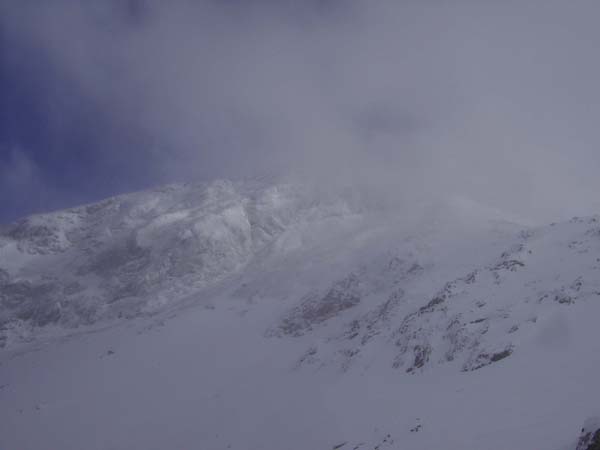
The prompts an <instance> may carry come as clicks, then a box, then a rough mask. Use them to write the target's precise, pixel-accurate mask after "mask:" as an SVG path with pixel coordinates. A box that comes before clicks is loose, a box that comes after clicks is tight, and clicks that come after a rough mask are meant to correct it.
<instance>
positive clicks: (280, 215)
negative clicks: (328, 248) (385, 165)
mask: <svg viewBox="0 0 600 450" xmlns="http://www.w3.org/2000/svg"><path fill="white" fill-rule="evenodd" d="M346 214H349V210H348V207H347V205H346V204H345V203H344V202H342V201H340V200H339V199H332V200H329V201H321V202H315V201H314V200H313V199H311V198H310V197H308V196H307V193H306V192H304V191H303V190H302V189H299V188H297V187H292V186H288V185H279V186H265V185H264V184H261V183H258V182H257V183H243V184H241V183H238V184H235V183H230V182H227V181H218V182H214V183H211V184H203V185H174V186H167V187H165V188H163V189H158V190H154V191H149V192H141V193H136V194H130V195H124V196H121V197H116V198H111V199H108V200H106V201H102V202H100V203H97V204H92V205H88V206H84V207H80V208H75V209H71V210H67V211H61V212H56V213H51V214H44V215H39V216H32V217H29V218H26V219H24V220H22V221H19V222H17V223H15V224H13V225H10V226H8V227H5V229H4V230H3V231H2V232H1V234H0V328H1V329H2V331H3V333H1V334H4V339H5V340H6V334H7V333H8V331H9V330H13V331H15V332H17V331H18V330H21V332H26V331H27V330H29V329H32V328H38V327H44V326H47V325H53V324H54V325H61V326H67V327H69V326H77V325H82V324H91V323H94V322H97V321H98V320H106V319H113V318H119V317H125V318H126V317H133V316H136V315H138V314H140V313H144V312H152V311H157V310H160V309H161V308H162V307H164V306H165V305H167V304H173V303H176V302H177V301H179V300H181V299H183V298H184V297H185V296H187V295H189V294H191V293H197V292H199V291H201V290H202V289H204V288H206V287H209V286H211V285H214V284H215V283H217V282H219V281H222V280H224V279H225V278H226V277H228V276H230V275H232V274H235V273H237V272H239V271H240V270H241V269H242V268H244V267H245V266H246V265H247V264H248V262H249V261H251V260H252V259H253V258H255V257H256V256H257V255H259V254H260V253H261V252H263V251H264V250H265V249H266V248H267V247H268V246H269V245H271V244H273V242H274V241H275V240H276V238H277V237H278V236H280V235H281V234H282V233H283V232H284V231H285V230H286V229H287V228H288V227H289V226H290V225H291V224H298V223H301V222H302V221H309V222H314V223H317V222H320V221H324V220H327V218H329V217H331V216H340V215H346ZM282 245H285V244H282ZM287 245H290V243H289V242H288V244H287Z"/></svg>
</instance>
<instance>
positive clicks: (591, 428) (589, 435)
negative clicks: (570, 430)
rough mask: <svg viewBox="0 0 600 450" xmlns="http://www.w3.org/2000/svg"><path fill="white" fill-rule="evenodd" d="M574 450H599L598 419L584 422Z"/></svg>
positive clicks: (599, 422)
mask: <svg viewBox="0 0 600 450" xmlns="http://www.w3.org/2000/svg"><path fill="white" fill-rule="evenodd" d="M575 450H600V418H599V417H594V418H590V419H588V420H586V421H585V423H584V425H583V428H582V429H581V435H580V436H579V440H578V441H577V447H576V449H575Z"/></svg>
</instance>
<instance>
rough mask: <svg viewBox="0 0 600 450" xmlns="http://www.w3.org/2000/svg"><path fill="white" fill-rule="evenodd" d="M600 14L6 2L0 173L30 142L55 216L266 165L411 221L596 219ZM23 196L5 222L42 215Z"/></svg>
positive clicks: (552, 8) (467, 7) (416, 6)
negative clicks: (439, 203) (466, 214)
mask: <svg viewBox="0 0 600 450" xmlns="http://www.w3.org/2000/svg"><path fill="white" fill-rule="evenodd" d="M598 12H600V7H599V6H597V4H596V3H595V2H591V1H578V2H575V3H572V4H569V5H566V4H565V3H564V2H559V1H554V0H550V1H544V2H542V1H536V0H525V1H519V2H516V1H515V2H513V1H508V2H492V1H490V2H487V1H481V2H473V1H467V0H462V1H461V0H457V1H448V2H446V1H435V0H431V1H419V2H417V1H404V2H398V1H381V2H362V1H352V0H350V1H346V2H341V1H317V0H313V1H306V2H293V1H267V0H263V1H252V2H246V1H244V2H243V1H234V0H229V1H208V0H206V1H186V0H179V1H173V2H162V1H158V0H146V1H144V0H135V1H111V2H84V1H80V0H57V1H55V2H43V1H33V2H27V3H25V2H21V1H17V0H14V1H10V0H9V1H6V2H3V3H2V5H0V28H1V30H2V33H1V36H2V41H1V44H0V45H2V51H1V52H0V55H2V56H1V61H0V64H1V67H2V70H1V71H0V90H1V92H0V94H2V97H3V98H4V99H7V100H5V101H3V102H2V105H1V106H0V143H2V145H3V146H2V147H0V148H2V149H3V150H0V152H3V155H0V160H3V161H4V165H5V166H6V164H7V162H6V161H7V160H9V159H11V160H12V159H14V156H7V155H12V153H10V152H12V151H13V150H9V149H13V148H19V152H20V153H21V154H23V155H25V157H26V158H27V160H29V161H31V162H32V163H33V164H34V165H35V167H36V170H35V171H34V172H35V174H37V175H34V176H30V177H29V178H28V179H32V178H33V179H36V177H37V179H36V181H32V182H31V183H32V185H36V186H44V189H47V190H48V192H49V193H50V194H48V196H49V198H52V199H53V201H51V202H47V203H46V204H47V205H50V206H51V207H54V206H55V205H61V206H62V205H66V204H68V203H69V202H72V201H83V200H88V199H95V198H99V197H101V196H104V195H109V194H111V193H116V192H121V191H126V190H132V189H139V188H143V187H147V186H149V185H152V184H160V183H164V182H168V181H176V180H186V179H198V178H200V179H209V178H215V177H234V178H237V177H242V176H251V175H254V174H258V173H261V172H265V171H269V172H275V173H287V174H291V176H293V175H296V176H300V177H301V178H302V179H303V180H306V179H309V180H312V182H314V183H320V184H324V185H328V186H334V187H335V186H338V187H340V186H341V187H344V186H348V185H351V186H358V188H359V189H366V190H368V191H369V192H371V193H372V194H373V195H376V196H380V197H381V198H382V199H384V200H385V201H386V202H393V203H394V204H395V205H396V206H398V205H399V207H405V208H406V210H407V211H410V206H411V204H413V203H416V202H419V201H421V200H422V199H425V198H430V197H436V196H441V195H448V194H452V193H456V194H458V195H466V196H469V197H472V198H474V199H475V200H478V201H482V202H485V203H488V204H491V205H492V206H495V207H499V208H503V209H506V210H508V211H510V212H512V213H515V214H520V215H522V216H524V217H527V218H530V219H533V220H547V219H549V218H554V217H564V216H567V215H570V214H582V213H588V214H589V213H593V212H594V208H597V207H598V206H599V205H598V202H597V201H596V200H595V198H596V195H595V192H596V191H597V190H598V188H600V181H598V177H597V176H596V173H595V171H596V167H599V163H600V153H599V152H598V151H597V146H598V137H597V132H596V124H595V122H596V120H595V118H596V117H597V116H598V115H599V113H600V91H599V90H598V89H597V86H596V84H597V80H598V79H599V75H600V73H599V72H600V63H598V62H597V60H596V58H594V54H595V46H596V43H597V42H598V39H599V38H600V32H599V31H598V30H597V26H596V24H595V20H594V18H595V17H597V14H598ZM35 183H38V184H35ZM4 184H6V182H5V183H4ZM13 184H14V183H11V185H13ZM22 189H23V190H24V191H27V189H26V188H22ZM74 192H76V193H77V194H76V195H74V194H73V193H74ZM14 195H16V194H15V188H11V189H7V188H4V189H3V191H2V192H0V202H1V203H2V208H0V210H1V212H0V217H13V216H15V215H16V214H17V213H18V214H20V213H22V212H25V211H26V210H27V208H29V210H35V209H37V208H39V207H42V206H40V204H39V203H36V202H34V201H29V202H28V201H24V202H23V203H24V204H25V205H28V206H27V208H25V207H24V208H21V209H20V210H16V209H14V207H12V206H10V205H12V203H11V202H10V198H11V196H14ZM6 205H9V206H6Z"/></svg>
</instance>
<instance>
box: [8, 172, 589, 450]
mask: <svg viewBox="0 0 600 450" xmlns="http://www.w3.org/2000/svg"><path fill="white" fill-rule="evenodd" d="M412 211H413V213H412V214H411V216H410V217H406V215H404V214H402V211H401V210H397V211H396V210H393V209H389V208H381V207H379V206H377V205H373V204H370V203H369V202H368V201H366V200H365V199H364V198H362V197H361V196H360V195H357V193H356V192H345V193H343V194H333V193H331V192H323V191H319V190H317V189H314V188H308V187H305V186H304V187H303V186H297V185H290V184H274V183H272V182H266V181H251V182H250V181H249V182H243V183H242V182H239V183H232V182H228V181H216V182H214V183H207V184H197V185H171V186H167V187H164V188H161V189H157V190H152V191H146V192H140V193H135V194H128V195H124V196H120V197H115V198H112V199H108V200H105V201H103V202H100V203H97V204H93V205H87V206H82V207H79V208H74V209H71V210H66V211H60V212H55V213H51V214H44V215H38V216H32V217H29V218H26V219H23V220H21V221H19V222H17V223H14V224H11V225H8V226H5V227H3V228H2V229H0V449H5V448H6V449H23V450H37V449H40V450H42V449H61V450H68V449H77V450H80V449H123V450H124V449H144V450H149V449H157V450H158V449H167V448H168V449H208V450H213V449H214V450H218V449H244V450H245V449H248V450H249V449H256V450H269V449H278V450H279V449H289V450H296V449H298V450H309V449H310V450H321V449H322V450H328V449H342V450H350V449H352V450H359V449H360V450H367V449H369V450H385V449H408V450H412V449H415V450H418V449H431V448H444V449H447V450H453V449H456V450H464V449H486V450H507V449H510V450H533V449H536V450H576V447H578V443H577V441H578V438H579V436H580V432H581V429H582V427H584V428H585V429H586V430H587V434H586V432H584V433H582V440H581V441H580V445H579V447H578V450H579V448H583V449H586V448H587V444H586V443H585V442H584V441H583V439H584V438H586V439H588V440H589V439H592V436H593V432H595V430H594V429H593V428H594V426H595V425H594V423H595V422H594V419H593V417H596V416H597V415H598V414H599V411H600V404H599V396H598V394H597V390H598V380H599V379H600V328H599V327H598V318H599V317H600V218H598V217H587V218H574V219H572V220H571V221H569V222H565V223H558V224H549V225H546V226H541V227H531V226H526V225H525V224H523V223H519V221H518V220H516V219H514V218H509V217H507V216H506V215H505V214H503V213H501V212H498V211H494V210H491V209H489V208H486V207H484V206H482V205H478V204H476V203H473V202H471V201H469V200H468V199H463V198H451V199H448V200H447V201H444V202H437V203H435V204H433V203H432V204H424V205H422V206H421V207H419V208H412ZM586 421H587V422H586ZM584 423H585V424H586V425H585V426H584ZM590 432H591V433H592V434H589V433H590ZM586 436H587V437H586ZM586 442H587V441H586ZM584 444H585V445H584ZM590 448H591V447H590Z"/></svg>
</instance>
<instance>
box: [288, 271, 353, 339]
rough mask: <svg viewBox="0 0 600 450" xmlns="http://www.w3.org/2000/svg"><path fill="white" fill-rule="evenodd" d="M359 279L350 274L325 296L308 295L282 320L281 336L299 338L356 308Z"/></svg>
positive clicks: (334, 285)
mask: <svg viewBox="0 0 600 450" xmlns="http://www.w3.org/2000/svg"><path fill="white" fill-rule="evenodd" d="M359 284H360V282H359V279H358V277H357V276H356V275H355V274H350V275H348V276H347V277H346V278H344V279H343V280H340V281H338V282H336V283H334V284H333V286H332V287H331V288H330V289H329V290H328V291H327V292H326V293H325V295H323V296H320V295H318V294H317V295H314V294H313V295H308V296H307V297H305V299H304V300H303V301H302V303H301V305H300V306H299V307H297V308H294V309H293V310H292V311H291V312H290V313H289V315H288V316H287V317H286V318H284V319H283V321H282V324H281V325H280V327H279V328H280V331H281V332H282V333H283V334H287V335H292V336H301V335H302V334H304V333H305V332H306V331H307V330H310V329H311V327H312V326H313V325H316V324H319V323H321V322H324V321H326V320H328V319H331V318H333V317H335V316H337V315H338V313H340V312H342V311H344V310H346V309H349V308H352V307H354V306H356V305H357V304H358V303H359V302H360V298H361V297H360V290H359Z"/></svg>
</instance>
